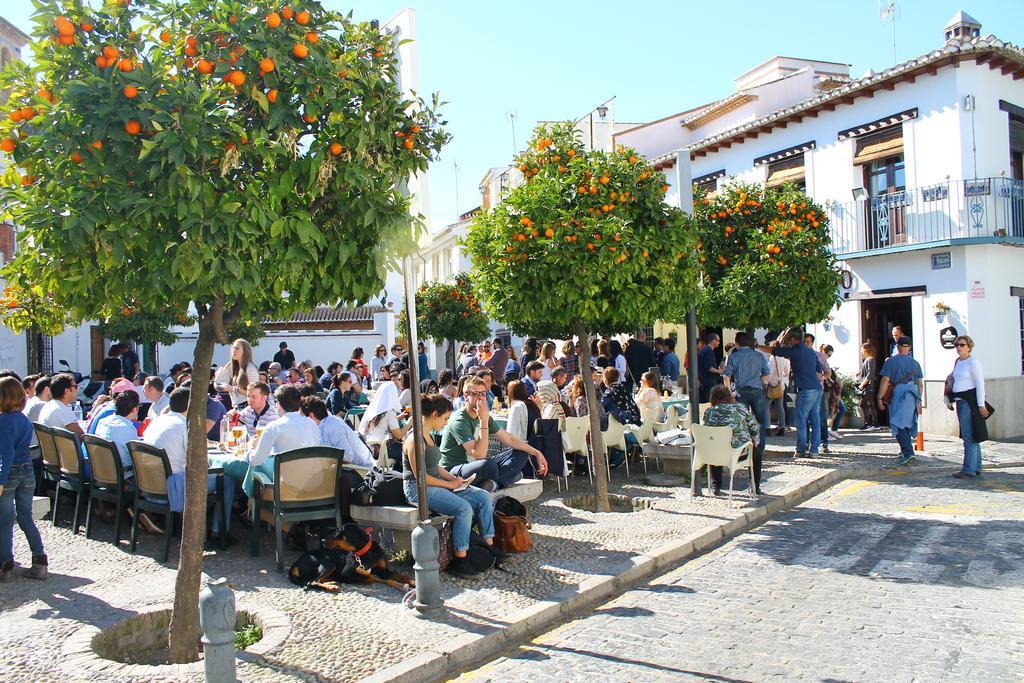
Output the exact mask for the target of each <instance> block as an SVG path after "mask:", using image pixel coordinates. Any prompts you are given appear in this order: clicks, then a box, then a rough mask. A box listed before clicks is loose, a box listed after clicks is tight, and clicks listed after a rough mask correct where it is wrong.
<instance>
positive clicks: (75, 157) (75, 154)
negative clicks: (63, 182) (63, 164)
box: [71, 152, 84, 164]
mask: <svg viewBox="0 0 1024 683" xmlns="http://www.w3.org/2000/svg"><path fill="white" fill-rule="evenodd" d="M71 161H73V162H75V163H76V164H80V163H82V162H83V161H84V159H83V158H82V155H81V154H80V153H79V152H72V153H71Z"/></svg>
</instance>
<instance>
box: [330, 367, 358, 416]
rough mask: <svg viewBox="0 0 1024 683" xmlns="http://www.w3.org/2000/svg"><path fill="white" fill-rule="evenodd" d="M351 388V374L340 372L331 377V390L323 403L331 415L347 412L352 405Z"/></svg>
mask: <svg viewBox="0 0 1024 683" xmlns="http://www.w3.org/2000/svg"><path fill="white" fill-rule="evenodd" d="M351 388H352V374H351V373H348V372H341V373H338V374H337V375H335V376H334V377H332V378H331V390H330V391H329V392H328V394H327V399H326V400H325V401H324V403H325V404H326V406H327V412H328V413H330V414H331V415H340V414H342V413H347V412H348V411H349V409H350V408H351V407H352V400H351V399H350V397H349V390H350V389H351Z"/></svg>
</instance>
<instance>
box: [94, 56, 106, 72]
mask: <svg viewBox="0 0 1024 683" xmlns="http://www.w3.org/2000/svg"><path fill="white" fill-rule="evenodd" d="M96 66H98V67H99V68H101V69H106V68H107V58H106V57H104V56H103V55H100V56H99V57H97V58H96Z"/></svg>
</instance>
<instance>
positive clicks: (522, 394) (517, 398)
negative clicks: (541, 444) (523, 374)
mask: <svg viewBox="0 0 1024 683" xmlns="http://www.w3.org/2000/svg"><path fill="white" fill-rule="evenodd" d="M507 391H508V401H509V405H508V425H507V426H506V427H505V430H506V431H507V432H508V433H509V434H511V435H512V436H515V437H516V438H518V439H522V440H523V441H526V442H527V443H529V441H530V439H532V438H533V423H534V422H535V421H536V420H538V419H540V407H539V405H538V404H537V402H536V401H535V400H533V399H531V398H529V397H527V395H526V385H525V384H523V383H522V382H520V381H519V380H512V381H511V382H509V383H508V387H507Z"/></svg>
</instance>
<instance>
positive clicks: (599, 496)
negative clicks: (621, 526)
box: [576, 321, 612, 512]
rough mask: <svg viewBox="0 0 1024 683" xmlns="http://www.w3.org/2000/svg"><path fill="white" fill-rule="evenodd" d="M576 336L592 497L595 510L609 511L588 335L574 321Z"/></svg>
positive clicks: (599, 413) (606, 472)
mask: <svg viewBox="0 0 1024 683" xmlns="http://www.w3.org/2000/svg"><path fill="white" fill-rule="evenodd" d="M576 336H577V337H579V340H580V373H582V375H583V387H584V388H585V389H586V391H587V408H588V410H589V411H590V447H591V450H592V451H593V453H594V457H593V458H592V459H591V462H592V463H593V466H594V499H595V500H596V505H595V508H596V509H595V512H611V511H612V506H611V502H610V501H609V500H608V471H607V470H606V469H605V462H604V439H603V438H602V436H601V412H600V408H599V407H598V403H597V389H596V387H594V376H593V374H591V372H590V336H589V335H588V334H587V328H585V327H584V326H583V323H582V322H578V321H577V323H576Z"/></svg>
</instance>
